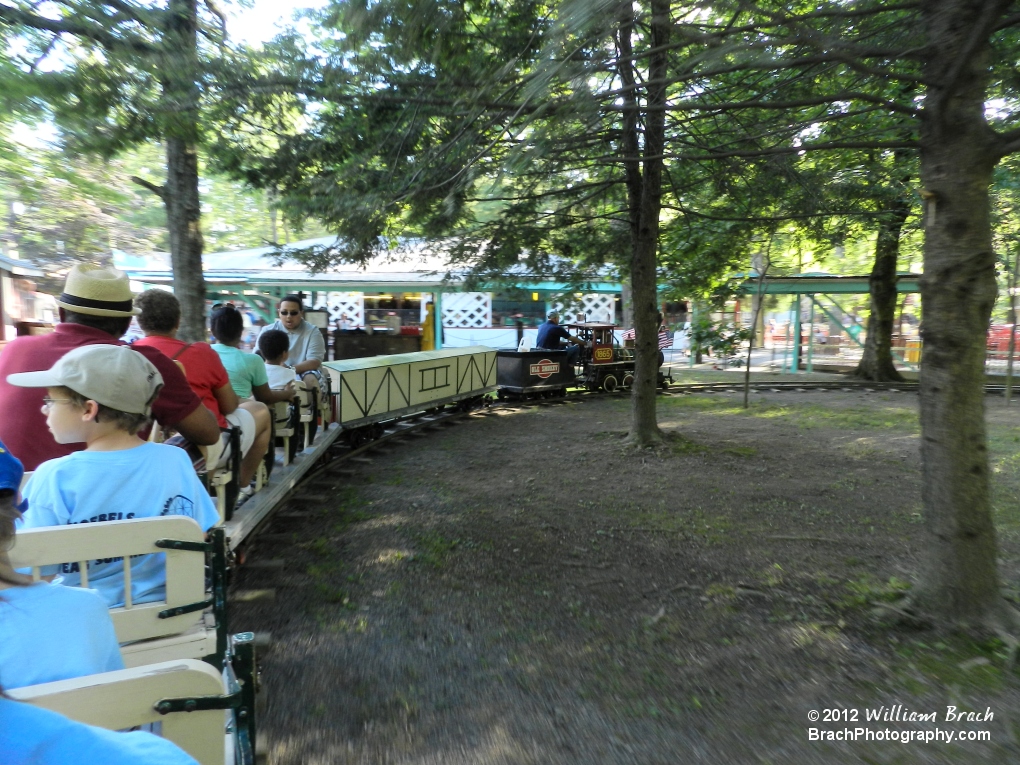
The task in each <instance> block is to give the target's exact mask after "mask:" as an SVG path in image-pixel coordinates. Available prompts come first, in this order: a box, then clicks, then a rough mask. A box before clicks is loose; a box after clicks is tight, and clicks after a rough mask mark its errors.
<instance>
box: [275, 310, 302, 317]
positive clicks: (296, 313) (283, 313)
mask: <svg viewBox="0 0 1020 765" xmlns="http://www.w3.org/2000/svg"><path fill="white" fill-rule="evenodd" d="M300 315H301V311H280V316H300Z"/></svg>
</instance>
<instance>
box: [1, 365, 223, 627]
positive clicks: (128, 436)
mask: <svg viewBox="0 0 1020 765" xmlns="http://www.w3.org/2000/svg"><path fill="white" fill-rule="evenodd" d="M7 381H8V382H9V383H10V384H11V385H15V386H18V387H25V388H44V389H46V397H45V399H44V404H43V411H44V412H45V413H46V424H47V426H48V427H49V429H50V432H51V433H52V434H53V437H54V439H55V440H56V441H57V443H60V444H76V443H84V444H85V450H84V451H79V452H74V453H73V454H69V455H67V456H65V457H60V458H59V459H55V460H49V461H48V462H44V463H43V464H42V465H40V466H39V467H38V469H36V471H35V473H34V474H33V475H32V477H31V478H30V479H29V481H28V483H27V484H26V485H25V498H26V500H27V501H28V509H27V510H26V511H25V514H24V526H25V527H27V528H38V527H43V526H64V525H68V524H72V523H101V522H103V521H117V520H125V519H129V518H147V517H154V516H162V515H186V516H188V517H190V518H194V519H195V520H196V521H197V522H198V524H199V526H201V527H202V529H203V531H208V530H209V529H211V528H212V527H213V526H215V525H216V524H217V523H218V522H219V514H218V513H217V512H216V508H215V506H214V505H213V503H212V500H211V499H210V497H209V493H208V492H207V491H206V489H205V487H204V486H203V485H202V482H201V481H200V480H199V479H198V476H197V475H196V474H195V471H194V469H193V468H192V465H191V460H190V458H189V457H188V454H187V452H185V451H184V450H183V449H177V448H175V447H173V446H167V445H165V444H153V443H147V442H145V441H143V440H142V439H141V438H139V437H138V431H139V430H141V429H142V428H143V427H144V426H145V425H146V423H148V422H149V415H150V413H151V406H152V402H153V400H154V399H155V398H156V396H157V395H158V394H159V390H160V388H161V387H162V386H163V378H162V376H161V375H160V373H159V370H157V369H156V367H155V366H154V365H153V364H151V363H150V362H149V361H148V360H147V359H146V358H145V357H144V356H142V354H141V353H138V352H137V351H134V350H132V349H130V348H128V347H126V346H117V345H86V346H84V347H81V348H75V349H74V350H72V351H70V352H69V353H67V354H66V355H65V356H63V357H62V358H61V359H60V360H59V361H57V363H56V364H54V365H53V366H52V367H51V368H50V369H48V370H46V371H42V372H22V373H19V374H13V375H10V377H8V378H7ZM163 557H164V556H163V555H162V554H159V553H156V554H151V555H138V556H133V557H132V559H131V592H132V600H133V601H134V602H135V603H146V602H152V601H154V600H161V599H163V597H164V596H165V592H166V570H165V568H164V564H163ZM45 573H46V575H47V576H52V575H55V574H58V573H60V574H62V575H63V577H64V582H65V583H66V584H68V585H71V586H76V585H78V584H79V583H80V582H81V574H80V572H79V570H78V564H76V563H71V564H63V565H62V566H52V567H46V571H45ZM88 573H89V586H90V587H91V588H93V589H95V590H97V591H98V592H99V594H100V595H101V596H102V598H103V599H104V600H105V601H106V603H107V605H108V606H110V607H113V606H118V605H122V604H123V603H124V569H123V562H122V561H121V560H113V561H90V562H89V572H88Z"/></svg>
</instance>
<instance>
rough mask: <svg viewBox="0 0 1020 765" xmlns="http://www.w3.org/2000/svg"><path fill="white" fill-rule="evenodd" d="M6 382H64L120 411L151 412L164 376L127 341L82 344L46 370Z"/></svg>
mask: <svg viewBox="0 0 1020 765" xmlns="http://www.w3.org/2000/svg"><path fill="white" fill-rule="evenodd" d="M7 382H9V383H10V384H11V385H17V386H18V387H20V388H53V387H57V386H63V387H65V388H70V389H71V390H73V391H74V392H75V393H77V394H78V395H80V396H84V397H85V398H87V399H91V400H92V401H95V402H96V403H98V404H102V405H103V406H108V407H110V409H116V410H117V411H118V412H128V413H130V414H144V415H148V414H149V412H150V411H151V408H152V402H153V401H154V400H155V399H156V395H157V394H158V393H159V389H160V388H162V387H163V376H162V375H161V374H160V373H159V370H158V369H156V367H154V366H153V365H152V362H151V361H149V360H148V359H147V358H145V357H144V356H143V355H142V354H140V353H138V351H133V350H131V349H130V348H129V347H127V346H126V345H83V346H81V347H80V348H75V349H74V350H73V351H68V352H67V353H66V354H64V355H63V356H61V357H60V359H59V360H58V361H57V363H56V364H54V365H53V366H52V367H50V368H49V369H47V370H45V371H42V372H19V373H17V374H13V375H8V376H7Z"/></svg>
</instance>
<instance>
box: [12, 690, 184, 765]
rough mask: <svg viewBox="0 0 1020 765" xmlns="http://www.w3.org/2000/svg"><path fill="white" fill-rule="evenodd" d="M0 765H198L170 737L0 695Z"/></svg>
mask: <svg viewBox="0 0 1020 765" xmlns="http://www.w3.org/2000/svg"><path fill="white" fill-rule="evenodd" d="M0 760H2V762H3V763H4V765H68V763H81V765H142V763H144V765H198V762H197V761H196V760H195V758H194V757H192V756H190V755H189V754H187V753H186V752H185V751H184V750H182V749H181V748H180V747H178V746H177V745H176V744H174V743H173V742H171V741H167V740H166V739H162V738H160V737H159V736H154V735H152V734H151V733H145V732H144V731H133V732H131V733H118V732H116V731H112V730H105V729H103V728H96V727H94V726H92V725H85V724H84V723H80V722H75V721H74V720H69V719H68V718H66V717H64V716H63V715H60V714H57V713H56V712H51V711H50V710H48V709H40V708H39V707H34V706H32V705H31V704H25V703H23V702H20V701H13V700H11V699H5V698H3V697H0Z"/></svg>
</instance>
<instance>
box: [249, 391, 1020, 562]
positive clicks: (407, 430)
mask: <svg viewBox="0 0 1020 765" xmlns="http://www.w3.org/2000/svg"><path fill="white" fill-rule="evenodd" d="M1018 387H1020V386H1018ZM750 390H751V391H753V392H755V393H766V392H771V393H783V392H789V393H807V392H809V391H843V392H852V391H863V392H871V393H875V392H879V391H884V392H890V393H894V392H902V393H908V392H916V391H917V390H918V384H917V383H916V382H913V381H905V382H897V383H877V382H870V381H864V380H833V381H828V380H824V381H823V380H803V381H787V380H784V381H752V382H751V383H750ZM743 391H744V384H743V381H740V382H737V383H729V382H705V383H680V384H674V385H671V386H670V387H669V388H668V389H667V390H660V391H659V395H663V396H667V397H672V396H687V395H692V394H698V393H703V394H704V393H707V394H714V393H743ZM1004 391H1005V386H1004V385H1001V384H990V385H986V386H985V392H986V393H987V394H989V395H995V394H1002V393H1003V392H1004ZM626 395H628V394H627V392H626V391H615V392H613V393H605V392H600V391H588V390H582V389H573V390H570V391H567V393H566V395H560V396H554V397H549V398H536V399H524V400H503V401H492V400H491V399H488V400H486V402H485V403H484V405H483V406H481V407H480V408H474V409H470V410H464V409H458V408H454V407H449V408H442V407H441V408H439V409H436V410H431V411H426V412H422V413H420V414H414V415H409V416H407V417H402V418H398V419H396V420H393V421H391V422H388V423H386V424H385V425H382V424H378V425H374V426H370V428H371V432H366V433H362V434H360V435H361V437H362V438H363V439H364V440H363V441H362V438H355V439H354V440H353V442H349V441H348V439H345V438H344V436H343V434H340V433H336V432H335V430H333V429H331V430H330V431H328V433H329V434H331V435H330V436H329V437H328V440H329V443H328V445H327V446H326V447H325V448H324V449H323V451H322V453H321V454H319V455H317V456H314V455H310V456H312V457H313V459H314V462H313V464H312V465H311V467H310V469H308V470H307V471H306V472H305V473H304V474H303V475H302V476H301V477H300V478H299V479H298V480H296V481H292V482H290V483H291V485H290V486H287V487H286V488H285V490H284V491H282V492H280V496H279V498H278V499H276V500H275V501H274V503H273V507H272V508H271V509H270V510H269V511H268V512H266V513H265V514H264V515H262V517H261V518H260V519H259V521H258V522H257V523H256V524H255V525H253V526H252V527H251V528H250V529H249V530H247V531H246V533H245V534H244V535H243V537H242V538H240V539H238V540H234V541H232V543H231V547H232V548H237V549H238V550H239V551H240V554H239V556H238V558H239V560H243V558H244V555H243V551H244V549H245V548H247V547H248V546H249V545H250V544H251V543H252V542H253V541H254V540H255V538H256V537H257V536H258V534H259V533H260V532H261V531H262V530H263V529H264V528H265V527H266V526H267V525H269V524H270V523H271V522H272V520H273V518H274V516H275V515H276V514H277V512H278V511H279V509H280V508H281V507H282V506H284V505H285V504H287V502H289V501H290V499H291V498H292V497H293V496H294V495H295V494H297V493H298V492H299V491H300V490H301V489H302V488H303V487H305V486H307V485H308V484H310V483H312V482H313V481H315V480H316V479H318V478H320V477H321V476H323V475H325V474H327V473H336V474H338V475H345V474H347V475H353V474H354V472H355V470H356V469H357V465H358V464H359V463H365V462H370V461H371V460H372V459H374V458H375V457H377V456H381V455H382V453H383V452H385V451H387V450H388V449H389V448H391V447H393V446H396V445H397V444H401V443H407V442H410V441H413V440H417V439H419V438H423V437H427V435H428V433H429V432H431V431H438V430H443V429H446V428H448V427H452V426H454V425H456V424H458V423H460V422H464V421H468V420H472V419H479V418H483V417H487V416H490V415H492V414H495V413H496V412H497V411H498V410H500V409H504V410H506V409H526V408H533V407H545V406H557V405H560V404H564V403H567V402H571V401H579V400H583V399H587V398H591V397H599V398H604V397H624V396H626ZM359 441H360V442H359Z"/></svg>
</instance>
